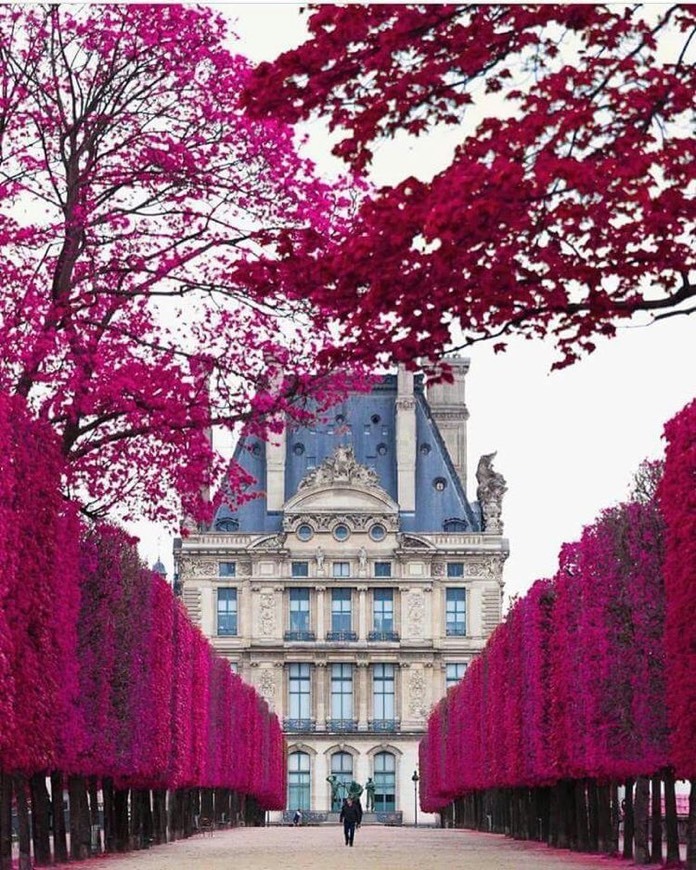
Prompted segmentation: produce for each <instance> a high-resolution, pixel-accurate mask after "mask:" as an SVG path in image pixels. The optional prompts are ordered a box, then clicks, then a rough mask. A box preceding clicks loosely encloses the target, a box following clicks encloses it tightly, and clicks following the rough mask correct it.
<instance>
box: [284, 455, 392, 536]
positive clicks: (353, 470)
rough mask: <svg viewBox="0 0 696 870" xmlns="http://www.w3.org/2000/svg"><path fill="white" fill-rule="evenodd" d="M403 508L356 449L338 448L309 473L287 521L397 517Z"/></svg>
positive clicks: (286, 510)
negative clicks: (318, 516) (321, 516)
mask: <svg viewBox="0 0 696 870" xmlns="http://www.w3.org/2000/svg"><path fill="white" fill-rule="evenodd" d="M398 512H399V506H398V505H397V504H396V502H395V501H394V500H393V499H392V498H391V496H390V495H389V493H388V492H386V490H384V489H383V488H382V487H381V486H380V485H379V477H378V476H377V472H376V471H375V470H374V469H372V468H368V467H367V466H366V465H361V464H360V463H359V462H358V461H357V460H356V458H355V455H354V453H353V448H352V447H342V446H341V447H337V448H336V450H335V451H334V453H333V455H332V456H330V457H329V458H328V459H326V460H325V461H324V462H322V464H321V465H320V466H318V467H317V468H312V469H310V471H308V472H307V474H306V475H305V477H304V478H303V480H302V481H301V483H300V485H299V486H298V488H297V492H296V493H295V495H293V496H292V498H290V499H288V501H287V502H286V503H285V507H284V513H285V518H286V521H285V523H284V528H286V529H287V528H288V520H290V518H291V517H292V518H295V517H297V516H298V515H299V514H303V515H306V514H314V515H316V514H326V515H333V516H335V515H336V514H370V515H372V516H380V517H381V516H383V515H389V516H392V517H397V515H398Z"/></svg>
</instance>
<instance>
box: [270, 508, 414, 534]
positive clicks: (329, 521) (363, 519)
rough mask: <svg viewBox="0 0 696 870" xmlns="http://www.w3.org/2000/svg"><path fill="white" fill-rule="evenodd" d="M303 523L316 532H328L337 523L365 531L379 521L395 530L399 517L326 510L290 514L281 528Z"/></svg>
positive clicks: (292, 530)
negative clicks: (336, 512) (337, 512)
mask: <svg viewBox="0 0 696 870" xmlns="http://www.w3.org/2000/svg"><path fill="white" fill-rule="evenodd" d="M305 523H306V524H308V525H310V526H311V527H312V528H313V529H314V530H315V531H317V532H329V531H331V529H333V527H334V526H335V525H338V524H339V523H343V524H344V525H346V526H348V528H349V529H350V530H351V531H352V532H364V531H367V529H368V528H370V526H372V525H373V524H374V523H380V524H381V525H383V526H384V527H385V528H386V529H387V531H390V532H395V531H397V529H398V528H399V517H398V515H395V514H359V513H351V514H348V513H346V514H335V513H330V512H327V513H321V514H320V513H316V514H315V513H303V514H290V515H286V516H285V517H284V518H283V528H284V529H285V530H286V532H294V531H295V529H297V527H298V526H300V525H303V524H305Z"/></svg>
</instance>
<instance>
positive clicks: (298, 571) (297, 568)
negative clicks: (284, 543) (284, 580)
mask: <svg viewBox="0 0 696 870" xmlns="http://www.w3.org/2000/svg"><path fill="white" fill-rule="evenodd" d="M291 569H292V576H293V577H309V562H293V563H292V566H291Z"/></svg>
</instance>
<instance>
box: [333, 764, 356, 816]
mask: <svg viewBox="0 0 696 870" xmlns="http://www.w3.org/2000/svg"><path fill="white" fill-rule="evenodd" d="M331 773H332V774H333V775H334V776H335V777H336V781H337V782H338V783H341V785H342V786H343V788H341V787H339V788H338V789H334V790H333V791H334V795H335V797H334V800H333V805H332V807H331V809H332V810H340V809H341V804H342V803H343V798H344V797H345V796H346V795H347V794H348V787H349V786H350V784H351V782H352V781H353V756H352V755H351V754H350V752H334V754H333V755H332V756H331Z"/></svg>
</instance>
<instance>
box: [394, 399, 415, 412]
mask: <svg viewBox="0 0 696 870" xmlns="http://www.w3.org/2000/svg"><path fill="white" fill-rule="evenodd" d="M394 404H395V405H396V410H397V411H414V410H415V408H416V400H415V399H414V398H412V397H411V396H404V397H403V398H397V400H396V402H395V403H394Z"/></svg>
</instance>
